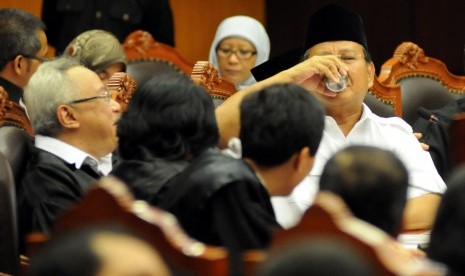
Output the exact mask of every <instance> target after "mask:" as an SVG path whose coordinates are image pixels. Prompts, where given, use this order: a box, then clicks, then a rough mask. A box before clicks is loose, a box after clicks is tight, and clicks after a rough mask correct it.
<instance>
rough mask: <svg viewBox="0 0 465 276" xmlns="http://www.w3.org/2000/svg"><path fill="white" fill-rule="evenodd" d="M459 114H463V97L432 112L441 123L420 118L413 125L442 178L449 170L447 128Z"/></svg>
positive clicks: (464, 110) (464, 99) (464, 98)
mask: <svg viewBox="0 0 465 276" xmlns="http://www.w3.org/2000/svg"><path fill="white" fill-rule="evenodd" d="M460 112H465V97H461V98H459V99H457V100H456V101H454V102H452V103H450V104H448V105H446V106H444V107H443V108H440V109H436V110H432V113H433V114H434V115H435V116H436V117H438V118H439V120H440V121H441V123H438V122H430V121H429V120H426V119H423V118H420V119H418V120H417V121H416V122H415V124H414V125H413V131H414V132H421V133H422V134H423V138H422V139H421V140H420V141H421V142H423V143H426V144H428V145H429V153H430V155H431V158H432V159H433V162H434V165H435V166H436V169H437V171H438V173H439V175H441V177H442V178H446V177H447V176H448V175H449V173H450V169H451V164H450V160H449V154H448V147H449V144H448V140H449V135H448V128H449V125H450V123H451V121H452V119H453V118H454V115H456V114H457V113H460Z"/></svg>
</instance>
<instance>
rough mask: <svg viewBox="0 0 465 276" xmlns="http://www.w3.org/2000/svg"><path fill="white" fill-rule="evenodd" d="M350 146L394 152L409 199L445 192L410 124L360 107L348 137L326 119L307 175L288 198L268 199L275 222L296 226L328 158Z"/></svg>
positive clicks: (430, 160)
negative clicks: (404, 172) (405, 178)
mask: <svg viewBox="0 0 465 276" xmlns="http://www.w3.org/2000/svg"><path fill="white" fill-rule="evenodd" d="M350 145H368V146H377V147H380V148H383V149H386V150H391V151H392V152H394V153H395V154H396V155H397V156H398V157H399V159H400V160H401V161H402V162H403V164H404V165H405V167H406V168H407V171H408V173H409V185H410V186H409V189H408V198H414V197H418V196H422V195H425V194H428V193H443V192H444V191H445V190H446V185H445V183H444V181H443V180H442V178H441V177H440V176H439V174H438V172H437V170H436V168H435V166H434V163H433V161H432V159H431V156H430V155H429V153H428V152H427V151H424V150H423V149H422V148H421V145H420V143H419V142H418V140H417V139H416V138H415V136H414V135H413V132H412V128H411V127H410V125H408V124H407V123H406V122H405V121H403V120H402V119H401V118H398V117H392V118H382V117H379V116H377V115H375V114H373V112H371V110H370V109H369V108H368V106H366V105H365V104H363V113H362V116H361V118H360V120H359V121H358V122H357V123H356V124H355V126H354V128H353V129H352V130H351V131H350V133H349V134H348V135H347V137H346V136H344V134H343V133H342V131H341V129H340V128H339V126H338V125H337V123H336V121H335V120H334V119H333V118H332V117H330V116H326V118H325V128H324V133H323V138H322V140H321V143H320V147H319V148H318V152H317V154H316V158H315V164H314V166H313V168H312V170H311V171H310V174H309V175H308V176H307V177H306V178H305V179H304V180H303V181H302V182H301V183H300V184H299V185H298V186H297V187H296V188H295V189H294V191H293V192H292V194H291V195H290V196H289V197H273V198H272V199H271V202H272V204H273V208H274V210H275V214H276V218H277V221H278V222H279V223H280V224H281V225H282V226H283V227H284V228H289V227H292V226H294V225H296V224H297V223H298V222H299V221H300V218H301V217H302V215H303V213H304V212H305V211H306V210H307V208H308V207H310V205H311V204H312V202H313V199H314V196H315V194H316V192H317V191H318V182H319V179H320V176H321V173H322V171H323V168H324V165H325V164H326V162H327V161H328V159H329V158H330V157H331V156H333V155H334V154H335V153H336V152H338V151H339V150H342V149H343V148H345V147H348V146H350Z"/></svg>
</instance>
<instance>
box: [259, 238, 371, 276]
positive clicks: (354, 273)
mask: <svg viewBox="0 0 465 276" xmlns="http://www.w3.org/2000/svg"><path fill="white" fill-rule="evenodd" d="M258 272H259V273H258V275H260V276H281V275H293V276H306V275H318V276H332V275H345V276H365V275H374V274H375V273H374V272H375V269H374V266H373V265H372V264H371V263H370V261H369V260H367V259H366V258H365V256H364V255H363V254H362V252H359V251H358V250H357V248H355V247H354V246H351V244H350V243H349V242H345V241H344V240H340V239H339V240H336V239H335V238H331V237H329V236H316V237H314V238H307V239H299V240H297V241H293V242H289V243H288V244H286V245H284V246H283V247H282V248H280V250H279V251H275V252H274V253H272V254H271V255H270V257H269V258H268V259H267V260H266V261H265V262H264V263H262V264H261V265H260V266H259V268H258Z"/></svg>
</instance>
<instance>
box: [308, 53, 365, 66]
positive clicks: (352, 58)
mask: <svg viewBox="0 0 465 276" xmlns="http://www.w3.org/2000/svg"><path fill="white" fill-rule="evenodd" d="M317 56H326V55H317ZM336 56H337V57H338V58H339V59H340V60H341V61H342V62H344V63H345V64H352V63H355V62H357V61H358V60H362V59H365V58H364V56H363V55H362V54H343V55H336ZM307 58H309V55H308V52H307V53H305V56H304V59H307Z"/></svg>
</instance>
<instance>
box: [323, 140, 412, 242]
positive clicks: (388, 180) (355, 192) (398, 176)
mask: <svg viewBox="0 0 465 276" xmlns="http://www.w3.org/2000/svg"><path fill="white" fill-rule="evenodd" d="M407 189H408V173H407V170H406V168H405V166H404V165H403V164H402V162H401V161H400V160H399V158H397V157H396V156H395V155H394V154H393V153H392V152H390V151H387V150H383V149H380V148H376V147H371V146H349V147H347V148H345V149H343V150H341V151H339V152H338V153H336V154H335V155H334V156H332V157H331V158H330V159H329V160H328V162H327V163H326V165H325V167H324V169H323V172H322V174H321V177H320V190H327V191H331V192H334V193H335V194H337V195H339V196H340V197H341V198H342V199H343V200H344V201H345V202H346V204H347V206H348V207H349V208H350V210H351V211H352V212H353V214H354V215H355V216H356V217H358V218H360V219H362V220H364V221H366V222H369V223H371V224H373V225H375V226H376V227H378V228H380V229H382V230H384V231H385V232H387V233H388V234H390V235H392V236H397V235H398V233H399V231H400V229H401V226H402V214H403V212H404V208H405V204H406V202H407Z"/></svg>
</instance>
